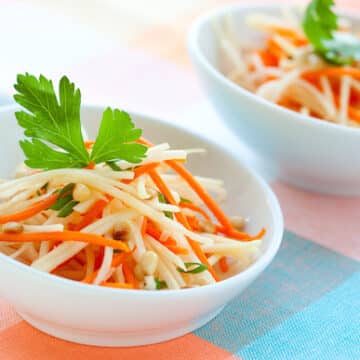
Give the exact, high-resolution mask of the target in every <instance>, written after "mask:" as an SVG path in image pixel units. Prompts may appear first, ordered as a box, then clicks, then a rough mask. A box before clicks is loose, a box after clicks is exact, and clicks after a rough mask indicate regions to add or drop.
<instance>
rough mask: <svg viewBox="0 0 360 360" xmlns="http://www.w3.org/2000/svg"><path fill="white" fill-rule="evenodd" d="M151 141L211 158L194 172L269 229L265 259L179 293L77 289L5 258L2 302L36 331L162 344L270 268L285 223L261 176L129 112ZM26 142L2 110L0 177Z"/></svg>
mask: <svg viewBox="0 0 360 360" xmlns="http://www.w3.org/2000/svg"><path fill="white" fill-rule="evenodd" d="M101 113H102V109H101V108H99V107H85V108H84V109H83V113H82V119H83V121H84V124H85V128H86V130H87V132H88V134H89V136H90V137H94V135H95V134H96V132H97V128H98V125H99V119H101ZM132 117H133V119H134V121H135V122H136V125H137V126H138V127H141V128H143V129H144V134H145V136H146V137H148V138H149V139H151V140H152V141H154V142H164V141H166V142H169V143H170V144H172V145H173V146H174V147H176V146H177V147H183V148H187V147H195V146H196V147H203V148H206V149H207V150H208V154H207V156H205V157H203V156H193V158H192V159H191V161H190V162H189V167H190V168H191V170H193V171H194V172H196V173H197V174H200V175H204V176H209V175H212V176H220V177H221V178H223V179H224V180H225V185H226V188H227V190H228V191H229V194H230V196H229V199H228V201H227V203H226V206H225V209H226V210H227V212H228V213H229V214H234V215H235V214H241V215H243V216H246V217H249V218H250V219H251V221H250V225H249V228H248V230H249V232H250V233H255V232H257V231H258V230H259V229H260V228H261V227H263V226H265V227H266V228H267V235H266V236H265V238H264V242H263V244H264V246H263V248H262V255H261V257H260V258H259V259H258V260H257V261H256V262H255V263H254V264H253V265H252V266H250V267H249V268H248V269H247V270H245V271H244V272H243V273H241V274H239V275H237V276H234V277H232V278H230V279H228V280H226V281H223V282H220V283H217V284H215V285H211V286H205V287H199V288H194V289H185V290H177V291H174V290H172V291H151V292H149V291H140V290H119V289H111V288H103V287H96V286H89V285H84V284H78V283H75V282H72V281H69V280H65V279H62V278H58V277H55V276H52V275H48V274H46V273H42V272H40V271H37V270H33V269H32V268H30V267H27V266H24V265H22V264H20V263H18V262H16V261H14V260H12V259H10V258H8V257H6V256H4V255H2V254H0V269H1V276H0V297H2V298H4V299H6V300H7V301H8V302H9V303H11V304H13V305H14V307H15V308H16V310H17V311H18V312H19V314H20V315H21V316H22V317H23V318H24V319H25V320H26V321H28V322H29V323H30V324H32V325H33V326H35V327H36V328H38V329H40V330H42V331H44V332H46V333H48V334H51V335H53V336H56V337H59V338H62V339H65V340H69V341H73V342H77V343H82V344H89V345H101V346H134V345H145V344H152V343H157V342H161V341H165V340H169V339H172V338H175V337H177V336H181V335H184V334H186V333H188V332H190V331H193V330H195V329H197V328H199V327H201V326H202V325H204V324H205V323H207V322H208V321H210V320H211V319H212V318H214V317H215V316H216V315H217V314H218V313H219V312H220V311H221V310H222V308H223V307H224V306H225V305H226V303H228V302H229V301H230V300H231V299H232V298H234V297H235V296H236V295H239V294H240V293H241V292H242V291H243V290H244V289H245V288H246V287H247V286H248V285H249V284H250V283H252V282H253V281H254V280H255V278H256V277H257V276H259V275H260V274H261V272H262V271H263V270H264V269H265V268H266V267H267V266H268V265H269V263H270V262H271V261H272V259H273V257H274V256H275V254H276V252H277V251H278V248H279V245H280V242H281V238H282V234H283V218H282V214H281V210H280V207H279V204H278V201H277V199H276V198H275V196H274V194H273V193H272V191H271V190H270V188H269V187H268V185H267V184H266V183H265V182H264V181H262V180H261V179H260V178H259V177H258V176H256V175H255V174H253V173H251V172H250V171H249V170H247V169H246V168H244V166H243V165H242V164H241V162H240V161H239V160H238V159H237V158H236V157H235V156H234V155H232V154H230V153H228V152H226V151H225V150H223V149H222V148H220V147H219V146H218V145H215V144H214V143H213V142H211V141H209V140H206V139H203V138H201V137H198V136H195V135H193V134H191V133H189V132H186V131H185V130H181V129H179V128H177V127H175V126H172V125H169V124H166V123H165V122H162V121H160V120H157V119H153V118H149V117H146V116H142V115H136V114H132ZM20 137H21V129H20V128H19V127H18V125H17V123H16V120H15V117H14V109H10V110H5V111H0V144H1V145H0V149H1V153H2V154H3V158H4V159H6V162H2V163H1V165H0V177H4V176H9V173H10V172H11V170H12V169H13V168H14V166H15V164H17V163H18V162H19V161H20V160H21V159H22V156H21V152H20V149H19V146H18V143H17V141H16V140H17V139H19V138H20Z"/></svg>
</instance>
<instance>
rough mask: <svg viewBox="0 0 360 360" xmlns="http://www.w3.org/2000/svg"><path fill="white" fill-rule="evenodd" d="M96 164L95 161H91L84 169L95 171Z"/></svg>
mask: <svg viewBox="0 0 360 360" xmlns="http://www.w3.org/2000/svg"><path fill="white" fill-rule="evenodd" d="M95 165H96V164H95V163H94V162H93V161H90V162H89V164H88V165H87V166H85V167H84V169H88V170H93V169H94V168H95Z"/></svg>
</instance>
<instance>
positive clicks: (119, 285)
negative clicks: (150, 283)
mask: <svg viewBox="0 0 360 360" xmlns="http://www.w3.org/2000/svg"><path fill="white" fill-rule="evenodd" d="M101 286H105V287H110V288H116V289H133V288H134V286H133V285H132V284H126V283H121V282H116V283H112V282H103V283H102V284H101Z"/></svg>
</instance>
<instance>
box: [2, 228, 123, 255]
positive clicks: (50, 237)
mask: <svg viewBox="0 0 360 360" xmlns="http://www.w3.org/2000/svg"><path fill="white" fill-rule="evenodd" d="M1 241H13V242H37V241H61V242H64V241H79V242H84V243H88V244H93V245H98V246H109V247H112V248H114V249H118V250H122V251H126V252H128V251H129V247H128V246H127V245H126V244H125V243H123V242H121V241H116V240H111V239H106V238H104V237H102V236H100V235H96V234H88V233H82V232H78V231H56V232H34V233H20V234H5V233H0V242H1Z"/></svg>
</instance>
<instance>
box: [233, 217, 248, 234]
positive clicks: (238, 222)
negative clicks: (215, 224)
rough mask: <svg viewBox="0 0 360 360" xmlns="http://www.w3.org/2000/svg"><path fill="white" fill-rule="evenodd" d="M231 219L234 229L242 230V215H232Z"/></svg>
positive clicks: (243, 224)
mask: <svg viewBox="0 0 360 360" xmlns="http://www.w3.org/2000/svg"><path fill="white" fill-rule="evenodd" d="M230 221H231V225H232V226H233V227H234V228H235V229H236V230H239V231H241V230H244V227H245V224H246V221H245V219H244V218H243V217H241V216H232V217H231V218H230Z"/></svg>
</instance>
